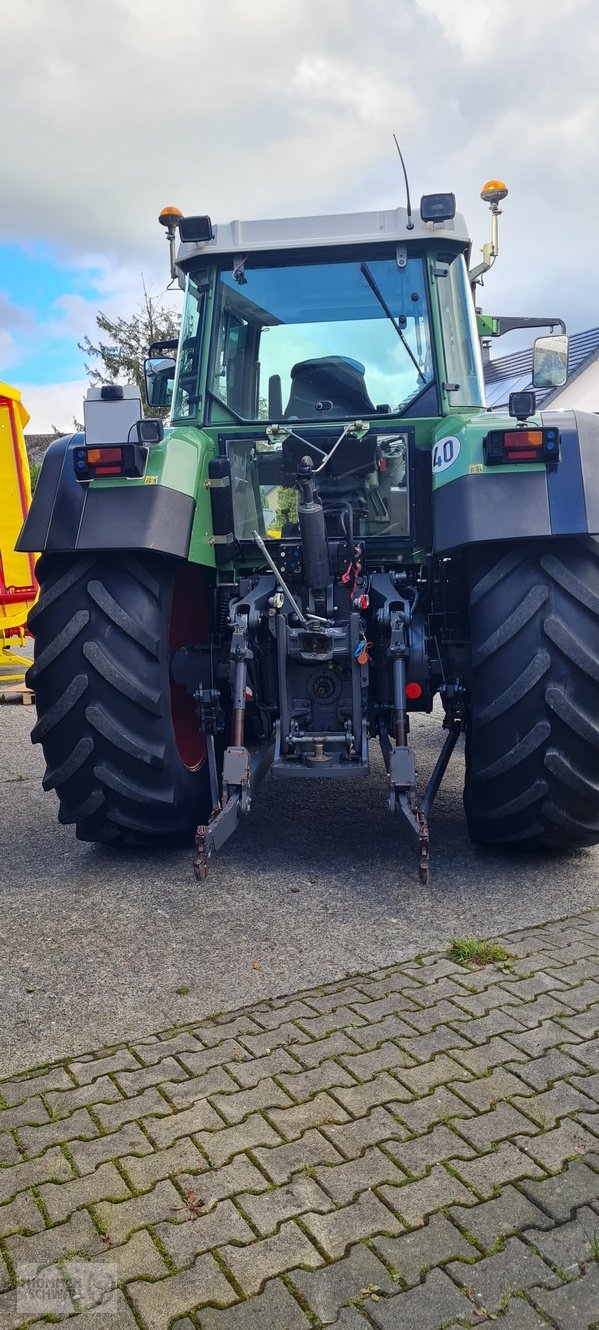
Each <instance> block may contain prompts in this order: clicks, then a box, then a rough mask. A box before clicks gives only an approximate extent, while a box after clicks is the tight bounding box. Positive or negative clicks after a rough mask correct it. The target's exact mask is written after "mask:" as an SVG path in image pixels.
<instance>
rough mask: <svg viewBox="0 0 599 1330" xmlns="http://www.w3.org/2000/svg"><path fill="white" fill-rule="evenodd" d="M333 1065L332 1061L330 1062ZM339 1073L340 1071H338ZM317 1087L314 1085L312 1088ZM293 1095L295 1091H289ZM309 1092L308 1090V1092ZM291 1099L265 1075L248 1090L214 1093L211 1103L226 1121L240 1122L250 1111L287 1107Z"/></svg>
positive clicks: (294, 1078)
mask: <svg viewBox="0 0 599 1330" xmlns="http://www.w3.org/2000/svg"><path fill="white" fill-rule="evenodd" d="M332 1065H333V1066H334V1063H333V1064H332ZM312 1074H313V1073H312V1072H301V1073H300V1076H299V1077H298V1076H290V1077H289V1081H290V1082H291V1084H293V1082H294V1081H297V1080H299V1079H300V1078H301V1077H303V1076H311V1075H312ZM339 1074H340V1075H341V1072H340V1073H339ZM316 1088H317V1087H316V1086H315V1087H314V1089H316ZM291 1093H292V1094H294V1095H295V1091H294V1090H292V1091H291ZM308 1093H310V1092H308ZM298 1097H300V1098H301V1095H299V1096H298V1095H295V1098H298ZM291 1102H292V1101H291V1099H290V1097H289V1095H288V1094H286V1093H285V1091H284V1090H282V1089H281V1087H280V1085H276V1083H275V1082H274V1081H273V1079H272V1077H270V1076H267V1077H266V1079H265V1080H263V1081H258V1084H257V1085H254V1086H252V1088H251V1089H250V1090H236V1091H235V1093H233V1094H218V1095H214V1097H213V1099H212V1103H213V1105H214V1107H215V1109H217V1110H218V1112H219V1113H220V1114H221V1115H222V1117H223V1118H224V1119H225V1121H226V1122H228V1123H231V1124H235V1123H237V1122H241V1121H242V1120H243V1118H246V1117H248V1115H249V1114H250V1113H255V1112H257V1111H258V1110H260V1109H264V1108H288V1107H289V1105H290V1104H291Z"/></svg>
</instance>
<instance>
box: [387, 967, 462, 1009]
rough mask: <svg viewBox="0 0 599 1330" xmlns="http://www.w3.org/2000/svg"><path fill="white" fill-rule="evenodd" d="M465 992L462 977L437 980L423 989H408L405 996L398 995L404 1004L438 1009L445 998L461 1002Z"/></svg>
mask: <svg viewBox="0 0 599 1330" xmlns="http://www.w3.org/2000/svg"><path fill="white" fill-rule="evenodd" d="M464 992H465V989H464V985H463V981H462V977H461V975H456V976H454V977H452V978H447V977H445V978H443V979H437V980H436V981H435V983H433V984H426V985H425V986H424V987H422V988H416V987H413V988H407V989H406V992H405V994H396V996H398V997H400V1000H401V1001H402V1002H408V1001H409V1002H411V1003H412V1004H413V1005H414V1006H416V1007H419V1008H420V1007H436V1006H438V1005H439V1003H440V1002H442V1001H444V999H445V998H451V999H452V998H455V1000H456V1002H461V1000H462V994H463V993H464ZM390 996H391V995H390Z"/></svg>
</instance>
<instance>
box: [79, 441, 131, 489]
mask: <svg viewBox="0 0 599 1330" xmlns="http://www.w3.org/2000/svg"><path fill="white" fill-rule="evenodd" d="M147 456H148V450H147V448H141V447H140V445H139V444H138V443H124V444H122V445H121V446H120V447H118V448H114V447H111V448H74V449H73V466H74V468H75V475H76V477H77V480H95V479H96V478H97V479H98V480H99V479H101V478H102V477H104V476H126V477H128V478H129V479H131V480H140V479H141V477H142V476H143V475H144V472H145V469H146V458H147Z"/></svg>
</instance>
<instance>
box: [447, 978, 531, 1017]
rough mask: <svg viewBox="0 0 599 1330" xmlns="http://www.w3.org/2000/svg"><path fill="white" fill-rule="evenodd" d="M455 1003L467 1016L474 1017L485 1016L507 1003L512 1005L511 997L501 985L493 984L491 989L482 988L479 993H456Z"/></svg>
mask: <svg viewBox="0 0 599 1330" xmlns="http://www.w3.org/2000/svg"><path fill="white" fill-rule="evenodd" d="M455 1001H456V1003H457V1004H458V1005H459V1006H460V1007H462V1008H463V1009H464V1011H465V1012H467V1013H468V1015H469V1016H476V1017H478V1016H486V1015H487V1014H488V1012H490V1011H494V1010H495V1008H496V1007H505V1006H506V1005H507V1003H512V1005H514V999H513V997H512V996H511V994H508V993H507V992H506V990H505V988H504V987H503V985H502V984H493V986H492V987H491V988H483V990H482V992H480V993H468V992H467V991H466V989H462V990H461V992H460V993H456V995H455ZM518 1005H521V1004H518Z"/></svg>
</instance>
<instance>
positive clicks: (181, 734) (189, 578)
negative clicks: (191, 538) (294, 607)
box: [169, 563, 210, 771]
mask: <svg viewBox="0 0 599 1330" xmlns="http://www.w3.org/2000/svg"><path fill="white" fill-rule="evenodd" d="M209 636H210V613H209V606H208V597H207V594H206V585H205V581H204V576H203V574H202V573H201V572H200V570H199V569H198V568H196V567H194V565H193V564H189V563H185V564H182V565H181V568H180V569H179V572H178V573H177V576H176V579H175V585H174V587H173V598H172V603H171V617H170V624H169V646H170V648H171V651H176V650H177V648H178V647H184V646H189V645H190V643H192V642H206V641H207V639H208V637H209ZM170 690H171V717H172V722H173V733H174V736H175V743H176V746H177V752H178V754H179V757H180V758H181V761H182V763H183V765H184V766H185V767H187V770H188V771H198V770H199V769H200V767H202V766H203V765H204V762H205V761H206V739H205V736H204V735H203V734H202V733H201V731H200V729H199V726H198V718H197V715H196V710H195V706H194V701H193V698H192V697H191V696H190V694H189V693H188V691H187V689H186V687H185V685H184V684H180V683H176V681H175V680H174V679H173V677H172V674H171V679H170Z"/></svg>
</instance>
